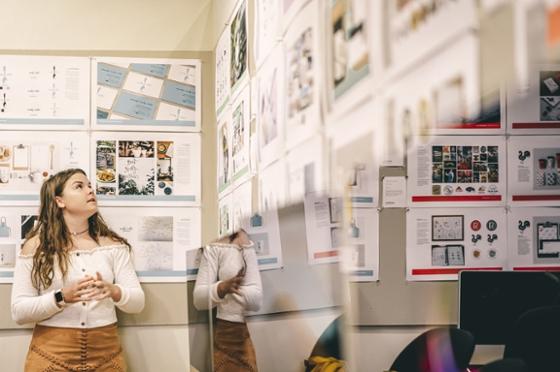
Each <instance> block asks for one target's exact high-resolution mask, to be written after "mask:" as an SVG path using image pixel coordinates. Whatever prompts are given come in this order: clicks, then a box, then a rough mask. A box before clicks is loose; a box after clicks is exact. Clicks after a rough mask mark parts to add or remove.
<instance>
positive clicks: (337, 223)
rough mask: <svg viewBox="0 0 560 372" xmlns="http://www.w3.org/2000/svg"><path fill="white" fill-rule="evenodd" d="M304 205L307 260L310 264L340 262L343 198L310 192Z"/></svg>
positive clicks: (342, 235) (342, 234) (342, 236)
mask: <svg viewBox="0 0 560 372" xmlns="http://www.w3.org/2000/svg"><path fill="white" fill-rule="evenodd" d="M303 205H304V210H305V232H306V237H307V262H308V263H309V264H310V265H317V264H324V263H332V262H338V261H339V252H338V247H340V246H341V242H342V241H343V238H344V232H343V230H342V219H343V210H342V201H341V199H339V198H329V197H328V196H318V195H314V194H308V195H306V196H305V200H304V203H303Z"/></svg>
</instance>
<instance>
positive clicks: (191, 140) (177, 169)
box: [91, 132, 201, 206]
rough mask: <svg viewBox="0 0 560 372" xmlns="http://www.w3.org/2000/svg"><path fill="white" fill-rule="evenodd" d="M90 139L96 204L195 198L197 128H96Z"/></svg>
mask: <svg viewBox="0 0 560 372" xmlns="http://www.w3.org/2000/svg"><path fill="white" fill-rule="evenodd" d="M91 143H92V160H91V169H92V170H93V172H94V174H95V176H94V177H93V176H92V184H93V187H94V188H95V193H96V195H97V199H98V201H99V203H100V205H113V206H114V205H135V206H139V205H144V206H149V205H177V206H197V205H199V204H200V187H201V185H200V184H201V164H200V151H201V149H200V146H201V144H200V135H199V134H195V133H191V134H177V133H173V134H172V135H171V134H165V133H157V134H156V133H140V132H135V133H118V132H95V133H93V134H92V142H91ZM162 203H163V204H162Z"/></svg>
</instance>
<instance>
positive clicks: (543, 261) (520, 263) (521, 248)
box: [507, 207, 560, 271]
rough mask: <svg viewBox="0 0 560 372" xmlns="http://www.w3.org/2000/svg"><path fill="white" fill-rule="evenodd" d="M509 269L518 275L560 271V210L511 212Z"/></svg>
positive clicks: (515, 209)
mask: <svg viewBox="0 0 560 372" xmlns="http://www.w3.org/2000/svg"><path fill="white" fill-rule="evenodd" d="M507 219H508V247H509V248H508V249H509V252H508V255H509V266H510V269H511V270H514V271H538V270H549V271H560V208H545V207H540V208H534V207H533V208H531V207H524V208H511V210H510V211H509V212H508V216H507Z"/></svg>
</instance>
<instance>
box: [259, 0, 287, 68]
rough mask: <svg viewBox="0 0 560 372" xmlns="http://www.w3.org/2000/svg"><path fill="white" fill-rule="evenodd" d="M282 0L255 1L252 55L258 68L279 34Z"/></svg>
mask: <svg viewBox="0 0 560 372" xmlns="http://www.w3.org/2000/svg"><path fill="white" fill-rule="evenodd" d="M281 12H282V0H261V1H256V2H255V26H254V33H253V34H254V42H253V45H254V46H253V48H254V57H255V64H256V66H257V68H259V67H260V66H261V65H262V64H263V63H264V61H265V59H266V57H267V56H268V55H269V54H270V52H271V51H272V49H273V48H274V47H275V46H276V44H277V43H278V41H279V40H280V36H281V26H282V25H281V20H282V13H281Z"/></svg>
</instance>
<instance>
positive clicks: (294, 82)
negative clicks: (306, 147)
mask: <svg viewBox="0 0 560 372" xmlns="http://www.w3.org/2000/svg"><path fill="white" fill-rule="evenodd" d="M320 4H321V2H319V1H317V0H312V1H310V2H309V3H308V4H307V5H306V6H305V8H304V9H302V10H301V11H300V12H299V13H298V14H297V16H296V18H295V19H294V21H293V23H292V24H291V25H290V28H289V29H288V30H287V31H286V35H285V36H284V49H285V53H286V55H285V61H286V62H285V63H286V65H285V71H286V88H285V89H286V102H285V115H286V147H287V149H288V150H289V149H291V148H293V147H294V146H296V145H298V144H299V143H301V142H303V141H305V140H307V139H309V138H311V137H312V136H313V135H314V134H316V133H317V132H318V129H319V128H320V126H321V117H320V108H321V102H320V97H321V95H322V93H321V92H322V88H323V87H322V84H321V83H322V81H323V80H324V79H322V77H321V71H322V68H321V61H322V59H321V54H320V50H321V48H320V45H321V42H322V40H321V39H322V37H323V33H322V32H321V28H320V24H321V22H320V18H319V16H320V14H321V13H320Z"/></svg>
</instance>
